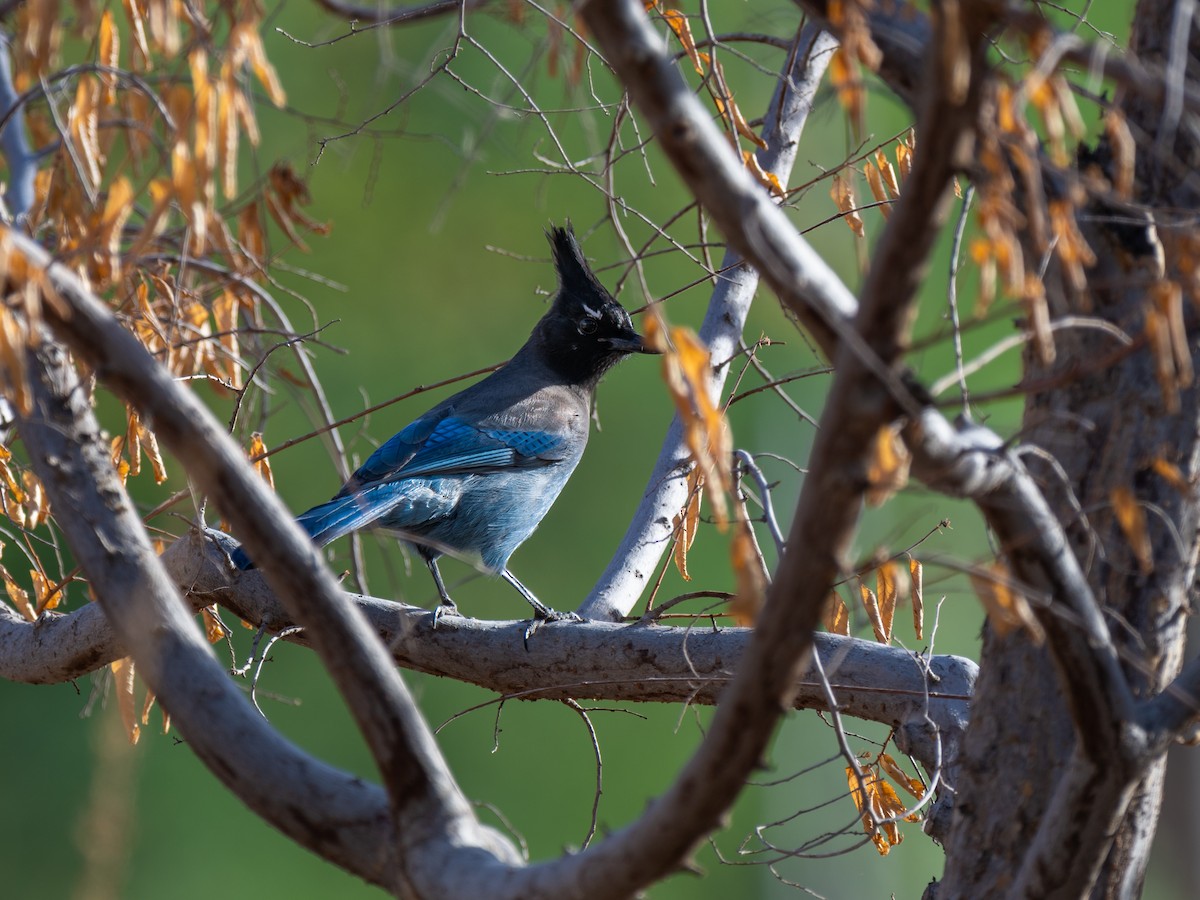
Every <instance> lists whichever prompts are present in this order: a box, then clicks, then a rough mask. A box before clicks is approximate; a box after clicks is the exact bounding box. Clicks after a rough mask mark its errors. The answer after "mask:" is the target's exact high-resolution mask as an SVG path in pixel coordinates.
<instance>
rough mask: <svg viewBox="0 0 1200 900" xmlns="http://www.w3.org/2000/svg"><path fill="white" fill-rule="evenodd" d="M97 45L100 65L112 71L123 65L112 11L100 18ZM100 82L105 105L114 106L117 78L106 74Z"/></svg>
mask: <svg viewBox="0 0 1200 900" xmlns="http://www.w3.org/2000/svg"><path fill="white" fill-rule="evenodd" d="M97 44H98V51H99V52H98V54H97V55H98V57H99V62H100V65H102V66H107V67H108V68H110V69H116V68H118V67H119V66H120V64H121V38H120V36H119V35H118V34H117V31H116V29H115V28H113V14H112V10H111V9H106V10H105V11H104V13H103V14H102V15H101V16H100V27H99V29H98V32H97ZM100 81H101V84H103V85H104V93H103V102H104V105H105V106H112V105H113V104H114V103H116V102H117V77H116V75H115V74H113V73H111V72H104V73H102V74H101V75H100Z"/></svg>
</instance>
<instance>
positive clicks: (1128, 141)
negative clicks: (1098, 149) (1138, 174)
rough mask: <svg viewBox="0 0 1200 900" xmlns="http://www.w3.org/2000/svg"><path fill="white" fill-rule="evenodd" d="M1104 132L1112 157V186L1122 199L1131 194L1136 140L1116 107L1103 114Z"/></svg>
mask: <svg viewBox="0 0 1200 900" xmlns="http://www.w3.org/2000/svg"><path fill="white" fill-rule="evenodd" d="M1104 134H1105V136H1107V138H1108V145H1109V147H1110V148H1111V150H1112V158H1113V188H1114V189H1115V190H1116V192H1117V196H1119V197H1120V198H1121V199H1123V200H1128V199H1129V198H1130V197H1131V196H1132V195H1133V166H1134V162H1135V161H1136V159H1137V142H1136V141H1134V139H1133V132H1131V131H1130V130H1129V125H1127V124H1126V122H1125V116H1124V115H1123V114H1122V113H1121V111H1120V110H1119V109H1118V108H1117V107H1115V106H1114V107H1111V108H1110V109H1109V110H1108V112H1107V113H1105V114H1104Z"/></svg>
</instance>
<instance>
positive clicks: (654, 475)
mask: <svg viewBox="0 0 1200 900" xmlns="http://www.w3.org/2000/svg"><path fill="white" fill-rule="evenodd" d="M836 46H837V43H836V41H834V39H833V38H832V37H830V35H829V34H827V33H825V32H822V31H820V30H819V29H816V28H813V27H811V26H806V27H804V28H803V29H801V31H800V33H799V35H798V36H797V38H796V43H795V46H794V47H793V51H792V53H791V54H789V56H788V62H787V65H786V67H785V69H784V71H783V72H782V73H781V75H780V78H779V81H778V83H777V86H776V90H775V95H774V96H773V97H772V99H771V103H770V105H769V106H768V107H767V114H766V117H765V121H764V124H763V129H762V134H763V139H764V140H765V141H766V142H767V149H765V150H759V151H758V153H757V159H758V164H759V165H760V166H761V167H762V169H763V171H765V172H771V173H773V174H774V175H775V176H776V177H777V178H778V179H779V181H780V183H781V184H785V185H786V184H787V183H788V178H789V176H790V175H791V171H792V166H793V164H794V163H795V160H796V152H797V150H798V149H799V140H800V135H801V133H802V132H803V130H804V124H805V122H807V121H808V114H809V112H810V111H811V110H812V104H813V99H814V98H815V97H816V93H817V88H818V86H819V85H820V83H821V78H822V76H823V75H824V73H825V69H826V67H827V66H828V65H829V59H830V57H831V56H832V53H833V50H834V48H835V47H836ZM720 272H721V273H722V274H721V275H720V276H718V281H717V286H716V288H715V289H714V290H713V294H712V299H711V300H710V301H709V304H708V310H707V311H706V312H705V315H704V322H703V323H702V324H701V326H700V339H701V340H703V341H704V343H705V345H706V346H707V347H708V348H709V352H710V354H711V357H712V359H713V360H714V361H716V363H717V364H716V365H714V366H713V368H712V369H711V370H710V372H709V381H708V392H709V397H710V398H711V399H712V400H713V402H719V401H720V394H721V388H722V387H723V386H724V384H725V379H726V377H727V376H728V374H729V367H730V364H731V361H732V360H733V359H734V358H735V357H736V355H737V351H738V340H739V338H741V336H742V329H743V328H744V327H745V323H746V316H747V314H748V313H749V311H750V304H751V302H752V301H753V300H754V294H755V291H757V290H758V281H759V278H758V271H757V270H756V269H753V268H751V267H750V266H747V265H744V264H743V261H742V257H741V256H739V255H738V253H737V252H736V251H735V250H728V251H726V254H725V258H724V259H723V260H722V261H721V267H720ZM690 458H691V457H690V454H689V451H688V448H687V443H686V442H685V441H684V437H683V424H682V422H681V421H680V418H679V416H678V415H676V416H675V418H674V419H673V420H672V421H671V425H670V428H669V429H668V430H667V435H666V438H665V439H664V440H663V445H662V449H661V450H660V451H659V454H658V460H657V462H656V463H655V465H654V470H653V472H651V474H650V481H649V484H648V485H647V486H646V492H645V494H644V495H643V496H642V502H641V503H640V504H639V505H638V508H637V512H635V513H634V516H633V518H632V520H631V521H630V523H629V528H628V529H627V530H626V532H625V537H624V538H623V539H622V540H621V543H620V545H619V546H618V547H617V549H616V552H615V553H614V554H613V557H612V561H611V562H609V564H608V568H607V569H605V571H604V574H603V575H601V576H600V580H599V581H598V582H597V583H596V586H595V587H594V588H592V592H591V593H590V594H589V595H588V597H587V599H586V600H584V602H583V604H582V605H581V606H580V607H579V614H580V615H582V616H584V617H585V618H588V619H608V620H612V621H617V620H620V619H621V618H623V617H624V616H626V615H628V614H629V611H630V610H631V609H633V606H634V604H635V603H637V600H638V598H639V597H640V596H641V594H642V590H643V589H644V588H645V586H646V584H647V583H648V582H649V580H650V578H651V577H652V575H653V573H654V570H655V567H656V566H657V565H658V562H659V560H660V559H662V556H663V554H664V553H666V552H667V550H669V549H670V547H671V540H672V536H673V530H674V529H673V525H672V522H673V521H674V519H675V517H676V516H677V515H678V514H679V511H680V509H682V508H683V505H684V503H685V502H686V501H687V484H686V479H685V476H686V474H687V469H688V466H689V460H690Z"/></svg>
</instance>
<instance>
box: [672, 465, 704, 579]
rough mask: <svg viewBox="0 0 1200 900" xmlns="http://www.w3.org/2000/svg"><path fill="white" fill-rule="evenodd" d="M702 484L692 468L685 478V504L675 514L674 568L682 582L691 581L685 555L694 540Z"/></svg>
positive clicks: (696, 467) (701, 480)
mask: <svg viewBox="0 0 1200 900" xmlns="http://www.w3.org/2000/svg"><path fill="white" fill-rule="evenodd" d="M703 483H704V476H703V475H702V474H701V473H700V469H699V467H698V466H693V467H692V470H691V471H690V472H688V477H687V487H688V493H687V496H688V499H687V504H686V505H685V506H684V508H683V509H682V510H681V511H680V512H678V513H676V514H675V523H674V525H675V532H676V533H675V554H674V555H675V568H676V569H678V570H679V574H680V575H681V576H682V577H683V580H684V581H691V580H692V576H691V575H690V574H689V573H688V568H687V555H688V551H689V550H691V549H692V542H693V541H694V540H696V526H697V525H698V524H699V522H700V501H701V497H702V493H701V488H702V487H703Z"/></svg>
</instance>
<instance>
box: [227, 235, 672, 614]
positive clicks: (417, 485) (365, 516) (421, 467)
mask: <svg viewBox="0 0 1200 900" xmlns="http://www.w3.org/2000/svg"><path fill="white" fill-rule="evenodd" d="M547 237H548V238H549V240H550V245H551V247H552V248H553V251H554V266H555V269H556V270H557V272H558V293H557V294H556V295H555V297H554V301H553V303H552V304H551V306H550V310H549V312H547V313H546V314H545V315H544V316H543V317H542V319H541V321H539V322H538V323H537V325H536V326H534V329H533V333H532V334H530V336H529V340H528V341H526V342H525V346H523V347H522V348H521V349H520V350H518V351H517V354H516V355H515V356H514V357H513V358H512V359H511V360H509V362H508V363H507V364H506V365H505V366H504V367H503V368H501V369H499V370H497V371H495V372H493V373H492V374H491V375H489V376H488V377H487V378H485V379H483V381H480V382H478V383H476V384H473V385H472V386H471V387H469V388H467V389H466V390H463V391H460V392H459V393H457V394H455V395H454V396H453V397H450V398H449V399H448V400H444V401H443V402H441V403H439V404H438V405H437V406H435V407H434V408H433V409H431V410H430V411H429V412H427V413H425V415H423V416H421V417H420V418H419V419H417V420H416V421H415V422H413V423H412V424H410V425H409V426H408V427H406V428H405V429H404V430H403V431H401V432H400V433H399V434H397V435H395V436H394V437H392V438H391V440H389V441H388V442H387V443H385V444H384V445H383V446H381V447H380V448H379V449H378V450H376V451H375V452H374V453H373V454H372V455H371V457H370V458H369V459H368V460H367V461H366V462H365V463H364V464H363V465H362V467H361V468H359V470H358V471H357V472H355V473H354V474H353V475H352V476H350V480H349V481H347V482H346V484H345V485H344V486H343V487H342V489H341V490H340V491H338V492H337V494H336V495H335V496H334V498H333V499H332V500H330V501H329V502H328V503H322V504H321V505H320V506H315V507H313V508H312V509H310V510H309V511H308V512H306V513H304V514H303V515H301V516H300V517H299V519H298V520H297V521H298V522H299V523H300V525H301V527H302V528H304V530H305V531H307V532H308V533H309V535H311V537H312V539H313V541H314V542H315V543H316V544H317V546H319V547H323V546H325V545H326V544H328V543H329V542H330V541H332V540H335V539H336V538H339V537H341V536H342V535H344V534H349V533H350V532H352V531H357V530H359V529H363V528H377V529H382V530H385V531H388V530H390V531H394V532H396V533H397V534H398V535H399V536H400V537H401V538H403V539H404V540H405V541H407V542H408V543H409V544H411V545H412V546H413V547H414V548H415V549H416V551H417V552H418V553H419V554H420V555H421V557H422V558H423V559H424V560H425V563H426V565H428V566H429V571H430V573H431V574H432V575H433V580H434V583H435V584H436V585H437V591H438V595H439V596H440V597H441V606H440V607H439V608H438V610H437V611H436V613H435V617H440V616H441V615H442V614H444V613H452V612H454V611H455V610H456V607H455V605H454V601H453V600H451V599H450V594H449V593H448V592H447V591H446V585H445V583H444V582H443V581H442V576H441V573H440V572H439V571H438V565H437V560H438V557H439V556H441V555H442V554H443V553H451V554H458V555H461V556H465V557H468V558H473V559H478V561H479V562H480V563H481V564H482V566H483V567H484V568H485V569H486V570H487V571H489V572H492V573H498V574H499V575H500V576H501V577H502V578H504V580H505V581H507V582H508V583H509V584H511V585H512V586H513V587H515V588H516V589H517V590H518V591H519V592H520V593H521V596H522V597H524V598H525V599H526V600H527V601H528V602H529V605H530V606H532V607H533V609H534V612H535V614H536V619H558V618H568V617H573V616H572V615H571V614H568V615H566V616H564V615H563V614H560V613H557V612H555V611H554V610H552V609H550V608H549V607H547V606H545V605H544V604H543V603H542V602H541V601H539V600H538V599H537V597H535V596H534V595H533V594H532V593H531V592H530V591H529V589H528V588H526V587H525V585H523V584H521V582H520V581H518V580H517V579H516V576H514V575H513V574H512V572H510V571H509V570H508V559H509V557H510V556H512V554H513V551H514V550H516V549H517V547H519V546H520V545H521V544H522V543H523V542H524V541H525V539H526V538H528V537H529V536H530V535H531V534H533V531H534V529H535V528H537V526H538V524H539V523H540V522H541V521H542V518H543V517H544V516H545V515H546V513H547V512H548V511H549V509H550V506H551V505H552V504H553V503H554V501H555V499H556V498H557V497H558V495H559V492H560V491H562V489H563V486H564V485H566V483H567V479H568V478H570V477H571V473H572V472H573V471H575V466H576V464H577V463H578V462H579V459H580V457H581V456H583V448H584V447H585V446H586V444H587V439H588V426H589V420H590V418H591V409H592V399H593V397H594V396H595V393H596V385H597V384H599V382H600V379H601V378H602V377H603V376H604V373H605V372H607V371H608V370H609V369H610V368H612V366H613V365H615V364H616V363H618V362H620V361H621V360H622V359H624V358H625V357H626V356H628V355H629V354H631V353H647V352H653V351H650V350H648V348H647V347H646V345H645V344H644V343H643V341H642V338H641V336H640V335H639V334H638V333H637V332H636V331H635V330H634V328H633V324H632V323H631V322H630V320H629V313H627V312H626V311H625V308H624V307H623V306H621V304H620V303H618V302H617V300H616V299H615V298H614V297H613V296H612V295H611V294H610V293H609V292H608V291H607V290H605V288H604V286H603V285H602V284H601V283H600V281H599V280H598V279H597V278H596V276H595V274H593V272H592V271H591V269H590V268H589V267H588V264H587V261H586V260H585V259H584V256H583V251H582V250H581V249H580V247H579V243H578V241H577V240H576V239H575V233H574V232H573V231H572V230H571V226H570V223H567V227H566V228H552V229H551V230H550V231H549V232H548V233H547ZM232 559H233V562H234V564H235V565H237V566H238V568H241V569H247V568H251V567H252V566H253V563H252V562H251V561H250V559H249V557H247V556H246V553H245V551H244V550H242V549H241V548H239V549H237V550H236V551H235V552H234V553H233V556H232ZM535 621H536V620H535Z"/></svg>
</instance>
